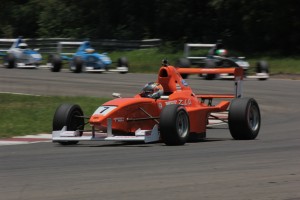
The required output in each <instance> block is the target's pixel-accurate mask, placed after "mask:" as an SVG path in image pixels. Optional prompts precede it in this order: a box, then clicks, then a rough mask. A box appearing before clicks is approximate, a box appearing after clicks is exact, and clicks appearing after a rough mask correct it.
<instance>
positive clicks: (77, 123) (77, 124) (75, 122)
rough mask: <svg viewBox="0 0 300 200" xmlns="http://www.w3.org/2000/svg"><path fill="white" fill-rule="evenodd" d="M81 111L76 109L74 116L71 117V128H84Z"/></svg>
mask: <svg viewBox="0 0 300 200" xmlns="http://www.w3.org/2000/svg"><path fill="white" fill-rule="evenodd" d="M81 115H82V114H81V112H80V111H78V110H76V111H74V112H73V113H72V117H71V121H70V126H71V127H70V129H71V130H74V131H76V130H82V129H83V127H82V118H80V117H79V116H81Z"/></svg>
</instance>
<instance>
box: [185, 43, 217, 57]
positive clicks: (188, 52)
mask: <svg viewBox="0 0 300 200" xmlns="http://www.w3.org/2000/svg"><path fill="white" fill-rule="evenodd" d="M214 46H215V44H193V43H186V44H185V45H184V50H183V51H184V57H185V58H187V59H189V60H194V59H196V60H202V59H205V58H206V55H205V56H190V55H191V48H212V47H214ZM207 53H208V52H207Z"/></svg>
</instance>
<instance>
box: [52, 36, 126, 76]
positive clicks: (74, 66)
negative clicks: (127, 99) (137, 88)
mask: <svg viewBox="0 0 300 200" xmlns="http://www.w3.org/2000/svg"><path fill="white" fill-rule="evenodd" d="M63 45H65V46H66V45H68V46H72V45H73V46H74V45H80V46H79V48H78V49H77V51H76V52H75V54H74V53H65V52H63ZM57 52H58V55H50V57H49V65H50V69H51V71H52V72H59V71H60V69H61V68H62V65H63V62H62V61H63V60H66V61H68V63H69V68H70V70H71V71H73V72H75V73H80V72H83V71H85V72H105V71H114V72H120V73H127V72H128V60H127V59H126V58H125V57H122V58H119V59H118V62H117V68H116V69H111V64H112V61H111V59H110V58H109V57H108V56H107V54H106V53H102V54H100V53H97V52H95V49H94V48H92V46H91V44H90V42H89V41H84V42H59V43H58V47H57Z"/></svg>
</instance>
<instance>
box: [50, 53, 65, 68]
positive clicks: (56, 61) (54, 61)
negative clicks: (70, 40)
mask: <svg viewBox="0 0 300 200" xmlns="http://www.w3.org/2000/svg"><path fill="white" fill-rule="evenodd" d="M48 59H49V62H50V63H51V65H52V67H51V71H52V72H60V70H61V68H62V60H61V58H60V56H59V55H50V56H49V58H48Z"/></svg>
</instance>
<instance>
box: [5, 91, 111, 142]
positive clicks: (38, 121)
mask: <svg viewBox="0 0 300 200" xmlns="http://www.w3.org/2000/svg"><path fill="white" fill-rule="evenodd" d="M108 100H109V98H101V99H100V98H96V97H58V96H29V95H16V94H0V138H4V137H11V136H21V135H28V134H37V133H50V132H51V130H52V119H53V115H54V112H55V110H56V108H57V107H58V106H59V105H60V104H61V103H74V104H78V105H80V106H81V108H82V110H83V112H84V114H85V115H87V116H89V115H91V114H92V113H93V112H94V110H95V109H96V108H97V107H98V106H99V105H101V104H103V103H104V102H106V101H108Z"/></svg>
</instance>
